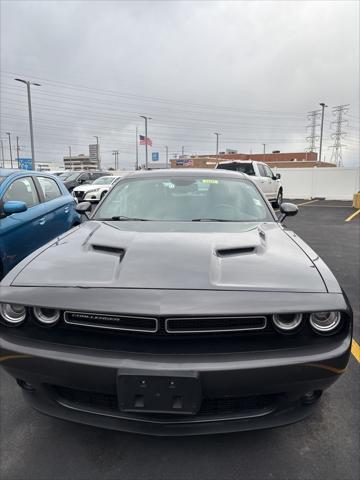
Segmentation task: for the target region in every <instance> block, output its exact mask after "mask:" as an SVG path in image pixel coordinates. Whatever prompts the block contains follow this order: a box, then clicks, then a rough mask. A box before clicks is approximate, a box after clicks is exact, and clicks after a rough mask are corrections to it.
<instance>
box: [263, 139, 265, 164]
mask: <svg viewBox="0 0 360 480" xmlns="http://www.w3.org/2000/svg"><path fill="white" fill-rule="evenodd" d="M263 147H264V153H263V162H264V163H265V149H266V143H263Z"/></svg>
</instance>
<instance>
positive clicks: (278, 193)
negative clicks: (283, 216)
mask: <svg viewBox="0 0 360 480" xmlns="http://www.w3.org/2000/svg"><path fill="white" fill-rule="evenodd" d="M215 168H220V169H223V170H233V171H235V172H241V173H245V174H246V175H250V176H251V178H252V180H254V182H256V183H257V184H258V186H259V187H260V188H261V190H262V191H263V193H264V194H265V196H266V198H267V199H268V200H269V202H271V203H272V204H273V205H274V206H275V207H279V206H280V204H281V203H282V201H283V186H282V184H281V181H280V173H277V174H276V175H275V174H274V172H273V171H272V170H271V168H270V167H269V165H267V164H266V163H263V162H256V161H254V160H227V161H224V162H219V163H218V164H217V165H216V167H215Z"/></svg>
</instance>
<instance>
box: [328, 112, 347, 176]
mask: <svg viewBox="0 0 360 480" xmlns="http://www.w3.org/2000/svg"><path fill="white" fill-rule="evenodd" d="M349 106H350V105H349V104H347V105H338V106H337V107H333V108H332V114H333V115H334V116H335V117H336V120H334V121H333V122H331V127H332V126H333V125H335V133H332V134H331V138H332V139H333V140H334V143H333V145H331V147H330V148H332V149H333V150H332V153H331V160H330V161H331V162H334V163H336V165H337V166H338V167H342V166H343V159H342V147H345V145H344V144H343V143H341V141H342V139H343V138H344V136H345V135H346V133H347V132H344V131H343V129H342V128H343V125H344V124H347V123H348V121H347V120H346V119H344V118H343V115H346V114H347V112H348V111H349Z"/></svg>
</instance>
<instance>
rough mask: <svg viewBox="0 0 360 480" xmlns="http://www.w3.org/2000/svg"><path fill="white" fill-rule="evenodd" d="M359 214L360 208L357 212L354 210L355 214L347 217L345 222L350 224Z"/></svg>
mask: <svg viewBox="0 0 360 480" xmlns="http://www.w3.org/2000/svg"><path fill="white" fill-rule="evenodd" d="M359 213H360V208H359V210H356V212H354V213H352V214H351V215H350V216H349V217H347V219H346V220H345V222H350V221H351V220H352V219H353V218H354V217H356V215H359Z"/></svg>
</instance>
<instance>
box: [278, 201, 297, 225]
mask: <svg viewBox="0 0 360 480" xmlns="http://www.w3.org/2000/svg"><path fill="white" fill-rule="evenodd" d="M298 211H299V209H298V207H297V205H295V203H282V204H281V205H280V212H281V213H282V214H283V216H282V217H281V218H280V222H282V221H283V220H284V219H285V217H293V216H294V215H296V214H297V213H298Z"/></svg>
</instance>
